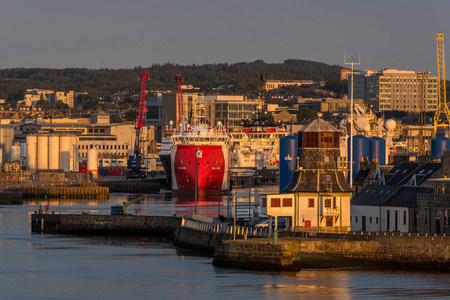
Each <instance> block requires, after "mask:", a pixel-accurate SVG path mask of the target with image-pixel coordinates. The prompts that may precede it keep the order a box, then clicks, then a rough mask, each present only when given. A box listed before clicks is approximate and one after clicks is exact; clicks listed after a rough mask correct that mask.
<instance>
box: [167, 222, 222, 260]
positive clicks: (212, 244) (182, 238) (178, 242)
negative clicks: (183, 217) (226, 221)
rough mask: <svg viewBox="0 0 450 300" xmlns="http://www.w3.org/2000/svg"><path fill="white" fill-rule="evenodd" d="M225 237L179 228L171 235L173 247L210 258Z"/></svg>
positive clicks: (218, 234)
mask: <svg viewBox="0 0 450 300" xmlns="http://www.w3.org/2000/svg"><path fill="white" fill-rule="evenodd" d="M225 236H226V235H225V234H221V233H214V232H206V231H200V230H196V229H192V228H189V227H180V228H178V229H177V230H176V231H175V233H174V234H173V237H172V240H173V245H174V246H176V247H179V248H183V249H188V250H192V251H197V252H200V253H202V254H205V255H207V256H212V255H213V254H214V251H215V249H216V246H217V245H219V244H221V243H222V240H223V239H224V237H225Z"/></svg>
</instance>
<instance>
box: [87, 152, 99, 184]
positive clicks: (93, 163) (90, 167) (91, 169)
mask: <svg viewBox="0 0 450 300" xmlns="http://www.w3.org/2000/svg"><path fill="white" fill-rule="evenodd" d="M87 173H88V174H90V173H92V174H93V176H94V178H95V177H96V176H97V174H98V150H97V149H94V148H91V149H89V150H88V152H87Z"/></svg>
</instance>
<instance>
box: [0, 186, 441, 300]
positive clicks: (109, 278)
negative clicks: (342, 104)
mask: <svg viewBox="0 0 450 300" xmlns="http://www.w3.org/2000/svg"><path fill="white" fill-rule="evenodd" d="M242 193H243V194H246V192H245V191H243V192H242ZM136 197H137V196H136V195H127V194H113V195H112V196H111V199H110V200H108V201H103V202H98V201H95V202H92V201H86V202H76V201H72V200H60V201H55V202H54V201H53V200H52V201H50V202H48V204H49V206H50V208H51V209H54V210H55V211H56V210H58V209H73V210H78V211H83V210H96V211H102V212H105V213H106V212H107V211H108V210H109V209H110V207H111V206H112V205H116V204H122V203H123V202H125V201H128V200H131V199H135V198H136ZM225 199H226V198H224V200H225ZM242 199H243V201H246V200H245V196H243V197H242ZM247 200H248V199H247ZM224 202H225V201H221V206H220V208H221V209H222V210H225V209H226V208H225V206H226V204H225V203H224ZM41 204H44V203H41ZM45 204H46V203H45ZM198 204H199V206H198V208H199V209H200V210H201V211H202V212H205V213H209V214H211V215H215V214H217V209H218V206H217V205H218V203H217V201H216V202H214V201H199V203H198ZM37 205H39V203H37V202H35V201H29V202H26V203H25V204H24V205H20V206H0V261H1V264H0V290H1V291H2V294H1V296H0V298H2V299H42V298H45V299H67V298H77V299H80V298H81V299H196V300H198V299H361V298H363V299H382V298H386V299H392V298H401V299H406V298H408V299H409V298H428V299H442V298H447V297H450V292H449V291H450V275H449V274H432V273H416V272H405V271H392V272H386V271H379V270H376V271H366V270H364V271H360V270H303V271H300V272H297V273H294V272H285V273H278V272H254V271H246V270H238V269H224V268H217V267H214V266H212V265H211V258H207V257H201V256H198V255H196V254H195V253H192V252H187V251H182V250H179V249H175V248H173V247H172V245H171V243H170V242H169V241H167V240H165V239H160V238H151V237H142V236H125V237H124V236H79V235H41V234H32V233H31V232H30V220H31V218H30V214H31V213H32V212H34V211H35V210H36V207H37ZM193 209H194V204H193V202H189V201H186V200H181V201H179V199H172V198H171V197H170V195H150V196H149V197H147V199H145V200H144V201H141V202H139V203H136V204H133V205H131V206H130V210H129V211H130V212H134V211H133V210H136V211H137V213H138V214H144V213H148V214H153V213H164V214H174V213H175V214H183V213H185V212H186V213H187V212H192V211H193Z"/></svg>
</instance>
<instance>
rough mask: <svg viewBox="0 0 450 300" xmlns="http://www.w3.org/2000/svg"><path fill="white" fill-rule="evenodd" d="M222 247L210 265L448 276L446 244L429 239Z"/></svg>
mask: <svg viewBox="0 0 450 300" xmlns="http://www.w3.org/2000/svg"><path fill="white" fill-rule="evenodd" d="M261 240H262V239H255V240H248V241H238V242H233V241H224V242H223V244H222V245H220V246H218V247H217V248H216V252H215V253H214V260H213V264H214V265H217V266H229V267H239V266H243V267H244V266H247V267H250V268H252V269H265V270H295V268H299V269H300V268H301V267H308V268H330V267H349V266H356V265H355V263H360V264H359V266H363V265H368V264H369V265H373V266H378V267H390V268H392V267H394V268H402V269H413V270H424V271H433V272H450V238H449V237H444V236H442V237H434V236H357V235H356V236H352V235H348V236H345V237H343V236H341V237H338V236H332V237H331V238H330V236H327V237H325V236H322V237H319V238H289V239H280V240H279V241H278V242H279V243H278V245H276V246H275V245H272V244H271V242H272V241H271V240H269V239H264V240H265V242H261Z"/></svg>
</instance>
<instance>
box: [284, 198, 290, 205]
mask: <svg viewBox="0 0 450 300" xmlns="http://www.w3.org/2000/svg"><path fill="white" fill-rule="evenodd" d="M283 207H292V199H291V198H283Z"/></svg>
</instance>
